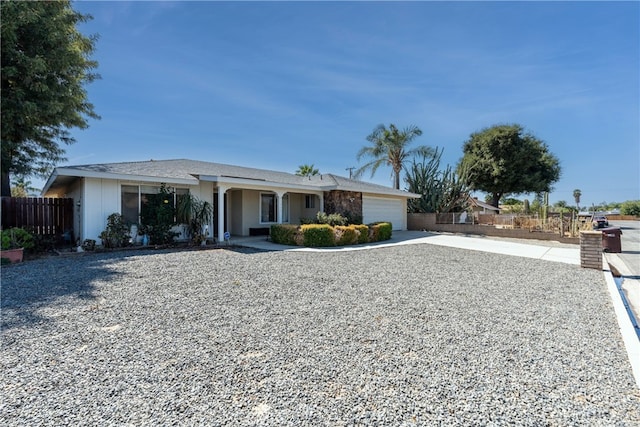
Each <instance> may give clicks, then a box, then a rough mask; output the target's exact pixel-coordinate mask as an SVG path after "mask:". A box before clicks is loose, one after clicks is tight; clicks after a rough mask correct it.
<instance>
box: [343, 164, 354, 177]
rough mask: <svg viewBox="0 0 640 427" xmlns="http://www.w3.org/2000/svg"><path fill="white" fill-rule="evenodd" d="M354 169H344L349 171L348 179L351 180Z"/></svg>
mask: <svg viewBox="0 0 640 427" xmlns="http://www.w3.org/2000/svg"><path fill="white" fill-rule="evenodd" d="M354 169H355V167H353V166H352V167H350V168H346V169H345V170H347V171H349V179H351V178H352V177H353V170H354Z"/></svg>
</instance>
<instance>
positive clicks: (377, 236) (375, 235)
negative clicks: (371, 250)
mask: <svg viewBox="0 0 640 427" xmlns="http://www.w3.org/2000/svg"><path fill="white" fill-rule="evenodd" d="M392 229H393V226H392V225H391V223H390V222H377V223H374V224H371V225H370V226H369V230H370V232H369V241H370V242H381V241H383V240H389V239H391V231H392Z"/></svg>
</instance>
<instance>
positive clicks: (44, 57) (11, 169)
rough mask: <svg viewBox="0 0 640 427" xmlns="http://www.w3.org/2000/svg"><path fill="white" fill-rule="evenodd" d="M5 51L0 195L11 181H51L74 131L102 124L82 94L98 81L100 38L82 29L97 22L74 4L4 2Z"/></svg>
mask: <svg viewBox="0 0 640 427" xmlns="http://www.w3.org/2000/svg"><path fill="white" fill-rule="evenodd" d="M0 17H1V24H0V30H1V44H2V54H1V57H2V58H1V60H2V70H1V71H0V75H1V79H2V101H1V102H2V105H1V108H0V110H1V112H2V119H1V120H2V125H1V127H2V135H1V142H2V171H1V175H2V179H1V187H2V188H1V193H2V196H9V195H10V194H11V181H10V176H11V175H21V176H29V175H35V176H46V174H47V173H49V172H50V170H51V168H52V167H53V166H55V164H57V163H58V162H60V161H63V160H65V158H64V153H65V151H64V149H63V147H62V146H61V145H62V144H71V143H73V142H75V140H74V138H73V137H72V136H71V133H70V130H71V129H72V128H81V129H84V128H86V127H87V126H88V119H89V118H98V116H97V115H96V113H95V112H94V107H93V105H92V104H91V103H89V102H88V97H87V92H86V90H85V88H84V85H85V84H86V83H90V82H92V81H93V80H95V79H96V78H98V75H97V74H95V73H94V72H93V70H94V69H95V68H96V67H97V65H98V64H97V62H96V61H94V60H92V59H91V54H92V53H93V51H94V48H95V42H96V38H97V36H90V37H86V36H84V35H82V34H81V33H80V32H79V31H78V29H77V25H78V24H79V23H82V22H85V21H87V20H89V19H91V17H90V16H89V15H82V14H80V13H77V12H75V11H74V10H73V9H72V8H71V3H70V1H68V0H60V1H46V2H45V1H14V0H6V1H2V2H0Z"/></svg>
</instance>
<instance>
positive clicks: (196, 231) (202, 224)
mask: <svg viewBox="0 0 640 427" xmlns="http://www.w3.org/2000/svg"><path fill="white" fill-rule="evenodd" d="M177 213H178V218H179V220H180V222H182V223H184V224H186V225H187V227H188V230H189V235H190V236H191V241H192V242H193V243H194V244H196V245H201V246H204V245H206V243H207V238H208V236H209V222H210V221H211V218H212V216H213V208H212V206H211V203H209V202H207V201H204V200H200V199H198V198H197V197H195V196H192V195H191V194H187V195H185V196H183V197H182V199H181V200H180V203H179V204H178V212H177Z"/></svg>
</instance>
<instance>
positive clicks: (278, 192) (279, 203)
mask: <svg viewBox="0 0 640 427" xmlns="http://www.w3.org/2000/svg"><path fill="white" fill-rule="evenodd" d="M276 194H277V195H278V204H277V206H278V216H277V218H276V221H277V222H278V224H282V198H283V197H284V195H285V194H287V193H286V192H282V191H277V192H276Z"/></svg>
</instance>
